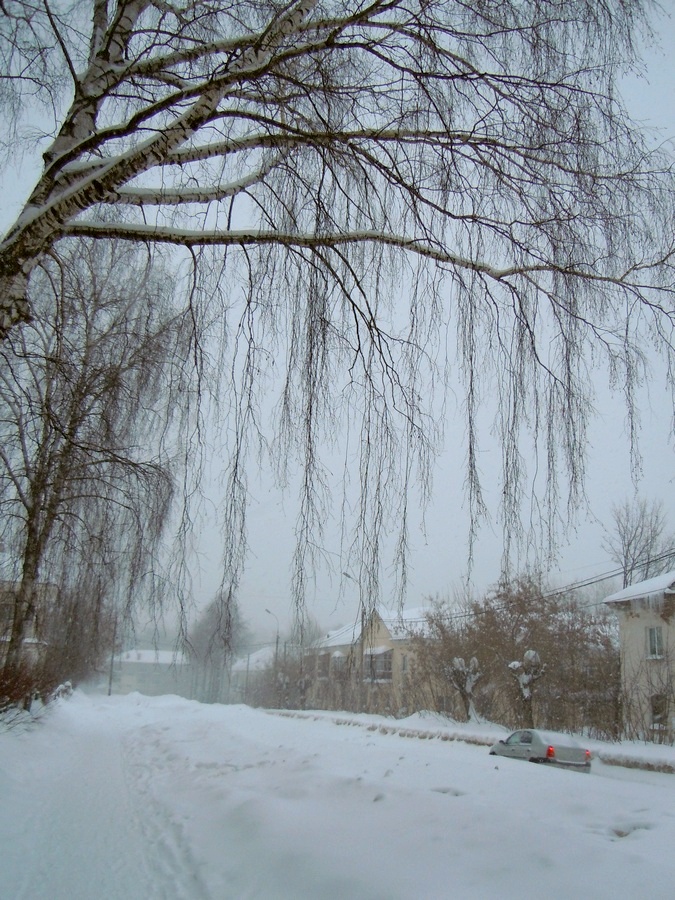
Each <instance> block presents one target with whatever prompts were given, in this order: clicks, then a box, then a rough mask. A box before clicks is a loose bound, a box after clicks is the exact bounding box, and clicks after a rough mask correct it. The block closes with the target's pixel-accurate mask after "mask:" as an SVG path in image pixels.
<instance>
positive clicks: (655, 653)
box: [647, 625, 663, 659]
mask: <svg viewBox="0 0 675 900" xmlns="http://www.w3.org/2000/svg"><path fill="white" fill-rule="evenodd" d="M662 656H663V630H662V628H661V626H660V625H656V626H655V627H654V628H648V629H647V658H648V659H661V657H662Z"/></svg>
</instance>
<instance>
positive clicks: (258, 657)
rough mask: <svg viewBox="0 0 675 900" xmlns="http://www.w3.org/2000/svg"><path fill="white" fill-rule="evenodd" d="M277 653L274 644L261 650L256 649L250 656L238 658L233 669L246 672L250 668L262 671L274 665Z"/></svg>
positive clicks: (251, 670)
mask: <svg viewBox="0 0 675 900" xmlns="http://www.w3.org/2000/svg"><path fill="white" fill-rule="evenodd" d="M275 653H276V648H275V647H274V645H270V646H269V647H262V648H261V649H260V650H256V652H255V653H250V654H249V655H248V656H243V657H242V658H241V659H238V660H237V661H236V662H235V663H234V665H233V666H232V671H233V672H246V671H247V670H248V671H249V672H260V671H262V670H263V669H267V668H268V667H269V666H271V665H272V663H273V662H274V654H275Z"/></svg>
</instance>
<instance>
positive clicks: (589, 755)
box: [586, 750, 591, 762]
mask: <svg viewBox="0 0 675 900" xmlns="http://www.w3.org/2000/svg"><path fill="white" fill-rule="evenodd" d="M590 761H591V751H590V750H587V751H586V762H590Z"/></svg>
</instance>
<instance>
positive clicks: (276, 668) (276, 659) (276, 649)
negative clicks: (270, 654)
mask: <svg viewBox="0 0 675 900" xmlns="http://www.w3.org/2000/svg"><path fill="white" fill-rule="evenodd" d="M265 612H266V613H267V614H268V615H269V616H272V618H273V619H274V620H275V622H276V623H277V639H276V642H275V644H274V682H275V684H276V689H277V694H279V619H277V617H276V616H275V615H274V613H273V612H272V610H271V609H265ZM277 705H279V704H278V701H277Z"/></svg>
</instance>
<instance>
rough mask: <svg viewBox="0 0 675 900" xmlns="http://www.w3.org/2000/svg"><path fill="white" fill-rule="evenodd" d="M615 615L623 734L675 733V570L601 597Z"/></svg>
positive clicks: (655, 736)
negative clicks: (617, 629)
mask: <svg viewBox="0 0 675 900" xmlns="http://www.w3.org/2000/svg"><path fill="white" fill-rule="evenodd" d="M604 602H605V603H606V604H607V606H608V607H609V608H610V609H611V610H612V611H613V612H614V613H616V615H617V616H618V619H619V637H620V642H621V686H622V694H623V718H624V729H625V732H626V734H627V735H628V736H629V737H639V738H642V739H646V740H657V741H664V742H665V741H667V742H671V741H672V740H673V737H674V736H675V570H673V571H670V572H664V573H663V574H662V575H657V576H656V577H655V578H649V579H648V580H647V581H641V582H639V583H638V584H632V585H630V586H629V587H627V588H624V589H623V590H621V591H616V593H614V594H610V596H609V597H605V600H604Z"/></svg>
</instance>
